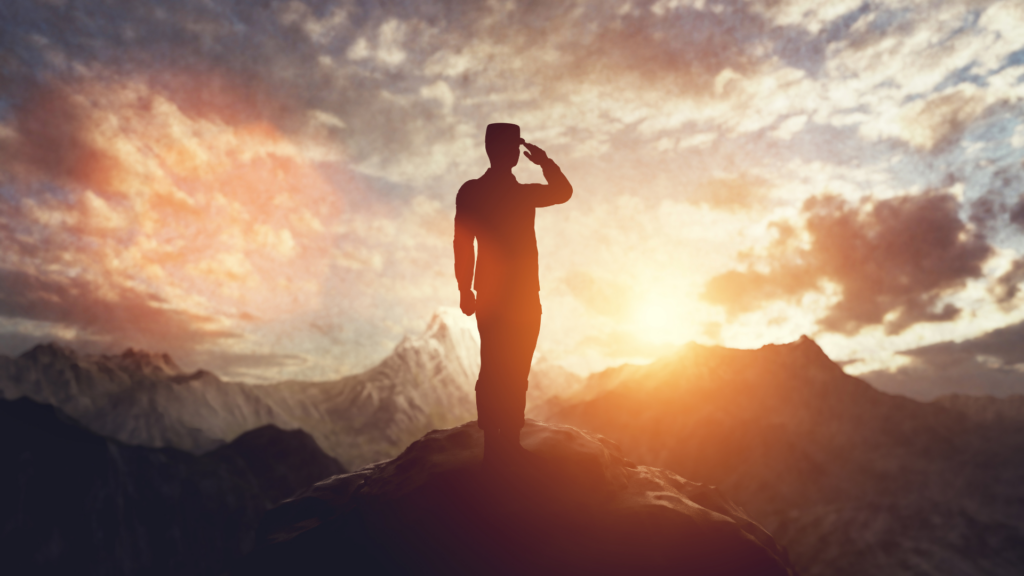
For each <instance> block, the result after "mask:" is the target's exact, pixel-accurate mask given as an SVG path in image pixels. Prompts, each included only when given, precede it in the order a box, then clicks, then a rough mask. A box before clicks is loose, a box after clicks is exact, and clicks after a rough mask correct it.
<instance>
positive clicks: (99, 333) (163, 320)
mask: <svg viewBox="0 0 1024 576" xmlns="http://www.w3.org/2000/svg"><path fill="white" fill-rule="evenodd" d="M0 316H2V317H7V318H19V319H25V320H35V321H41V322H52V323H55V324H58V325H60V326H64V327H69V328H74V329H77V330H79V331H80V332H81V333H82V336H81V338H82V339H83V341H86V342H88V343H89V346H90V347H94V346H95V345H96V344H97V343H99V342H103V343H105V344H106V345H107V346H109V347H111V349H120V348H125V347H128V346H132V347H138V348H143V349H146V350H150V351H164V350H167V351H171V352H172V353H173V354H176V355H177V354H179V353H180V352H182V351H189V350H193V349H195V348H199V347H202V346H203V345H208V344H211V343H213V342H215V341H218V340H222V339H224V338H233V337H236V336H237V335H236V334H233V333H230V332H225V331H223V330H220V329H217V328H215V327H213V326H212V324H213V322H212V319H210V318H207V317H205V316H202V315H198V314H192V313H188V312H183V311H180V310H172V309H169V308H166V307H164V302H163V301H162V300H161V299H160V298H159V297H157V296H154V295H151V294H145V293H142V292H140V291H137V290H133V289H131V288H127V287H124V286H119V287H112V286H99V285H96V284H95V283H93V282H89V281H87V280H85V279H82V278H74V277H63V278H43V277H40V276H36V275H33V274H29V273H26V272H20V271H15V270H9V269H7V270H5V269H0ZM49 339H51V338H47V340H49ZM69 343H70V344H74V341H69Z"/></svg>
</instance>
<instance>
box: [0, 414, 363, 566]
mask: <svg viewBox="0 0 1024 576" xmlns="http://www.w3.org/2000/svg"><path fill="white" fill-rule="evenodd" d="M344 472H345V469H344V468H343V467H342V466H341V465H340V464H339V463H338V462H337V461H336V460H334V459H332V458H330V457H328V456H327V455H325V454H324V453H323V452H322V451H321V450H320V448H319V447H318V446H317V445H316V443H315V442H314V441H313V439H312V438H310V436H309V435H308V434H306V433H305V432H302V431H291V432H285V431H282V430H280V429H278V428H275V427H273V426H264V427H261V428H257V429H256V430H252V431H249V432H246V433H245V434H242V435H241V436H239V437H238V438H236V439H235V440H234V441H233V442H231V443H229V444H227V445H224V446H221V447H220V448H217V449H215V450H213V451H211V452H208V453H207V454H204V455H202V456H196V455H193V454H189V453H187V452H183V451H180V450H176V449H173V448H144V447H139V446H128V445H126V444H124V443H122V442H119V441H117V440H113V439H110V438H104V437H103V436H100V435H98V434H96V433H94V432H91V431H89V430H87V429H85V428H84V427H82V426H80V425H79V424H78V423H77V422H75V421H74V420H72V419H71V418H69V417H68V416H67V415H65V414H64V413H63V412H61V411H60V410H59V409H56V408H54V407H52V406H46V405H43V404H38V403H36V402H33V401H31V400H28V399H26V398H22V399H20V400H14V401H8V400H0V572H2V573H4V574H12V575H13V574H111V575H121V574H123V575H131V574H153V575H160V574H167V575H170V574H181V575H186V574H187V575H199V576H201V575H204V574H211V575H212V574H220V573H223V572H224V571H225V570H227V569H228V568H230V567H231V565H232V564H233V563H234V562H235V561H237V559H238V558H240V557H241V555H242V554H244V553H246V552H248V551H249V550H250V549H251V547H252V545H253V542H254V538H255V531H256V524H257V522H258V521H259V519H260V518H261V516H262V515H263V512H264V511H266V510H267V509H268V508H270V507H271V506H273V505H275V504H277V503H278V502H280V501H281V500H284V499H285V498H288V497H289V496H292V495H294V494H295V493H296V492H298V491H299V490H301V489H303V488H307V487H309V486H310V485H312V484H313V483H315V482H317V481H319V480H323V479H324V478H327V477H330V476H334V475H337V474H341V473H344Z"/></svg>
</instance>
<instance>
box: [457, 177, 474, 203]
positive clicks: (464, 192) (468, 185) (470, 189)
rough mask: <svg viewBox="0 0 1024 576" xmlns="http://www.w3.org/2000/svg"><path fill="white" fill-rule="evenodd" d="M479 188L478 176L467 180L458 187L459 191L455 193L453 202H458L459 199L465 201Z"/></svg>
mask: <svg viewBox="0 0 1024 576" xmlns="http://www.w3.org/2000/svg"><path fill="white" fill-rule="evenodd" d="M479 189H480V178H475V179H473V180H467V181H466V182H465V183H464V184H463V185H462V186H461V187H459V193H458V194H456V195H455V203H456V204H458V203H459V202H460V201H465V200H467V199H469V198H472V197H473V196H476V194H477V191H478V190H479Z"/></svg>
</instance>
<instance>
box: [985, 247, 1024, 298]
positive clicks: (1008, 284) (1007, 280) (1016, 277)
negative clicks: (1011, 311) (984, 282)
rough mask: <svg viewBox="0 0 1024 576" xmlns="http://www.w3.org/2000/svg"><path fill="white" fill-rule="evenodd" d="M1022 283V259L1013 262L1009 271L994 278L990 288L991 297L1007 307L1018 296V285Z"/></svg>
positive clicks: (1023, 272)
mask: <svg viewBox="0 0 1024 576" xmlns="http://www.w3.org/2000/svg"><path fill="white" fill-rule="evenodd" d="M1021 282H1024V258H1018V259H1017V260H1014V261H1013V264H1012V265H1011V266H1010V269H1009V270H1007V271H1006V272H1004V273H1003V274H1002V275H1000V276H999V277H998V278H996V281H995V284H993V285H992V286H991V287H990V290H991V292H992V296H993V297H994V298H995V300H996V302H997V303H998V304H1002V305H1003V306H1006V307H1009V306H1010V305H1011V304H1012V303H1013V301H1014V299H1015V298H1016V297H1017V295H1018V294H1020V284H1021Z"/></svg>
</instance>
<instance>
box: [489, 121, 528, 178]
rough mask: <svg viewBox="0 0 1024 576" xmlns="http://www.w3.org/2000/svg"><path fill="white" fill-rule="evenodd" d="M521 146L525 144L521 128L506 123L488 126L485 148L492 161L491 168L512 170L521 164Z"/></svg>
mask: <svg viewBox="0 0 1024 576" xmlns="http://www.w3.org/2000/svg"><path fill="white" fill-rule="evenodd" d="M520 144H525V141H524V140H523V139H522V138H521V137H520V136H519V126H517V125H515V124H504V123H499V124H488V125H487V134H486V135H485V136H484V147H485V148H486V149H487V157H488V158H490V159H491V167H493V168H508V169H512V167H514V166H515V165H516V164H518V163H519V145H520Z"/></svg>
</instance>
